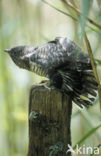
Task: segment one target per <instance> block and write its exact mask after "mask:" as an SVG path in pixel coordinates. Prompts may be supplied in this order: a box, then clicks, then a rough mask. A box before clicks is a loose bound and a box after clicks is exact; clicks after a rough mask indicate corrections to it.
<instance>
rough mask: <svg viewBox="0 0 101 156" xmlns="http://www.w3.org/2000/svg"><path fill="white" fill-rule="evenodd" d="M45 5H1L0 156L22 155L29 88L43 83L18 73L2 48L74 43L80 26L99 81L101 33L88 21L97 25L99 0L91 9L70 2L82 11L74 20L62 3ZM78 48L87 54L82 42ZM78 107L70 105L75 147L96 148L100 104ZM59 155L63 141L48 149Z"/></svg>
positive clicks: (27, 0)
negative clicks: (62, 38)
mask: <svg viewBox="0 0 101 156" xmlns="http://www.w3.org/2000/svg"><path fill="white" fill-rule="evenodd" d="M44 1H45V0H44ZM47 2H48V4H51V5H50V6H48V5H46V4H45V3H42V1H41V0H39V1H37V0H33V1H32V0H20V1H18V0H13V1H12V0H1V1H0V155H2V156H25V155H26V153H27V148H28V125H27V118H28V117H27V112H28V96H29V88H30V86H31V85H32V84H33V83H36V82H37V83H38V82H40V81H41V79H43V78H40V77H38V76H36V75H35V74H31V73H28V72H26V71H23V70H21V69H18V68H17V67H16V66H15V65H14V64H13V63H12V61H11V59H10V58H9V57H8V56H7V55H6V54H5V53H4V49H8V48H11V47H13V46H16V45H35V46H36V45H40V44H42V43H44V42H46V41H47V40H50V39H51V40H52V39H54V38H55V37H56V36H67V37H68V38H70V39H71V40H75V42H78V36H79V35H80V34H78V29H79V28H80V27H78V25H81V32H82V34H83V33H84V30H86V32H87V35H88V37H89V40H90V43H91V47H92V49H93V51H94V57H95V58H96V59H95V60H96V61H97V62H98V64H99V70H98V73H99V76H100V78H101V54H100V53H101V29H100V28H99V27H97V26H95V25H94V24H92V23H89V22H87V21H86V20H87V17H88V12H89V13H90V14H89V18H90V19H91V20H93V21H94V22H95V23H97V24H98V25H101V20H100V18H101V9H99V7H100V5H98V4H97V1H96V2H95V3H96V4H95V5H94V4H92V5H91V4H90V1H89V0H83V1H74V0H72V1H68V2H70V3H71V4H72V5H73V6H74V7H75V8H76V7H78V8H80V11H81V12H82V16H81V18H80V16H79V17H78V18H77V16H76V13H75V12H74V10H72V9H71V11H70V10H69V9H68V7H67V6H66V4H65V6H64V5H62V4H63V3H62V0H61V2H60V1H58V0H57V1H50V0H47ZM81 2H82V3H81ZM92 3H94V2H93V1H92ZM99 3H101V0H99ZM82 4H83V5H82ZM81 5H82V6H83V7H82V8H81V7H80V6H81ZM52 7H53V8H52ZM54 8H55V10H54ZM96 8H98V9H96ZM64 15H65V16H64ZM79 18H80V21H79ZM79 22H80V23H79ZM78 43H79V42H78ZM80 46H81V47H82V48H83V49H84V51H85V49H86V48H85V45H84V44H83V42H81V44H80ZM78 109H79V108H78V107H77V106H75V105H73V116H72V125H71V130H72V143H73V146H74V145H75V144H76V143H77V142H78V140H79V142H78V143H79V144H81V143H82V144H86V145H89V144H90V145H91V146H94V145H99V144H100V143H101V133H100V132H99V129H100V128H99V127H97V125H99V124H101V114H100V112H99V106H98V100H97V101H96V103H95V104H94V106H93V107H91V108H90V109H88V110H87V112H86V111H85V110H84V109H83V111H81V110H78ZM94 127H95V128H94ZM85 134H86V135H85ZM92 134H93V135H92ZM4 147H5V148H4ZM59 151H60V152H62V151H63V144H61V143H59V144H56V145H54V146H51V147H50V154H51V155H52V154H56V153H58V152H59Z"/></svg>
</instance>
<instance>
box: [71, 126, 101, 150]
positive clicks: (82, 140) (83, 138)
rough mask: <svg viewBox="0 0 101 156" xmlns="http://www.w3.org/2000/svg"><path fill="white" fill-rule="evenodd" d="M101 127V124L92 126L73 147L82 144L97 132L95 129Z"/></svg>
mask: <svg viewBox="0 0 101 156" xmlns="http://www.w3.org/2000/svg"><path fill="white" fill-rule="evenodd" d="M99 128H101V125H98V126H97V127H95V128H92V129H91V130H90V131H89V132H88V133H87V134H86V135H85V136H83V137H82V138H81V139H80V140H79V141H78V142H77V143H76V144H75V146H74V147H73V149H75V148H76V145H78V146H80V145H81V144H82V143H83V142H84V141H85V140H86V139H88V138H89V137H90V136H91V135H92V134H93V133H95V131H96V130H97V129H99Z"/></svg>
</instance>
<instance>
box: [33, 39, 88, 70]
mask: <svg viewBox="0 0 101 156" xmlns="http://www.w3.org/2000/svg"><path fill="white" fill-rule="evenodd" d="M30 61H31V62H33V63H36V64H39V65H41V67H42V68H44V69H46V70H47V71H51V70H53V69H56V68H60V67H62V66H65V65H67V66H66V67H67V68H69V69H72V70H80V68H82V64H83V65H84V67H85V68H86V67H87V63H88V65H90V60H89V58H88V56H87V55H86V54H85V53H83V52H82V50H81V48H79V47H78V46H77V45H76V44H75V43H74V42H72V41H71V40H69V39H67V38H64V37H57V38H56V39H55V40H53V41H50V42H47V43H46V44H44V45H42V46H40V47H37V48H36V49H35V50H34V53H33V54H32V55H31V56H30Z"/></svg>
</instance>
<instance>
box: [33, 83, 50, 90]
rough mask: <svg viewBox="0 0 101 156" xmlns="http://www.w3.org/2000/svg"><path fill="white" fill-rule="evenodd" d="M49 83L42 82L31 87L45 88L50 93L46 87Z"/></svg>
mask: <svg viewBox="0 0 101 156" xmlns="http://www.w3.org/2000/svg"><path fill="white" fill-rule="evenodd" d="M48 85H49V83H47V81H42V82H41V83H39V84H35V85H32V87H41V86H42V87H45V88H46V89H48V90H49V91H51V88H50V87H49V86H48Z"/></svg>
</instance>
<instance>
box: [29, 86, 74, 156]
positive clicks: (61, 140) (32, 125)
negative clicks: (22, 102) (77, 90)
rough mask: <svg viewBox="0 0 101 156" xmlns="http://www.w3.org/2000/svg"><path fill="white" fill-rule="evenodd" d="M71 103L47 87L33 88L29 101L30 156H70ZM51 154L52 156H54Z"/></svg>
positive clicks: (67, 97) (65, 97)
mask: <svg viewBox="0 0 101 156" xmlns="http://www.w3.org/2000/svg"><path fill="white" fill-rule="evenodd" d="M71 112H72V103H71V99H70V97H69V96H67V95H64V94H62V93H60V92H58V91H56V90H48V89H46V88H45V87H42V86H38V87H32V89H31V91H30V101H29V149H28V156H49V153H51V154H52V156H54V155H55V156H56V155H57V156H70V155H71V154H70V153H66V151H67V149H68V147H67V144H70V145H71V133H70V121H71ZM51 154H50V155H51Z"/></svg>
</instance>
